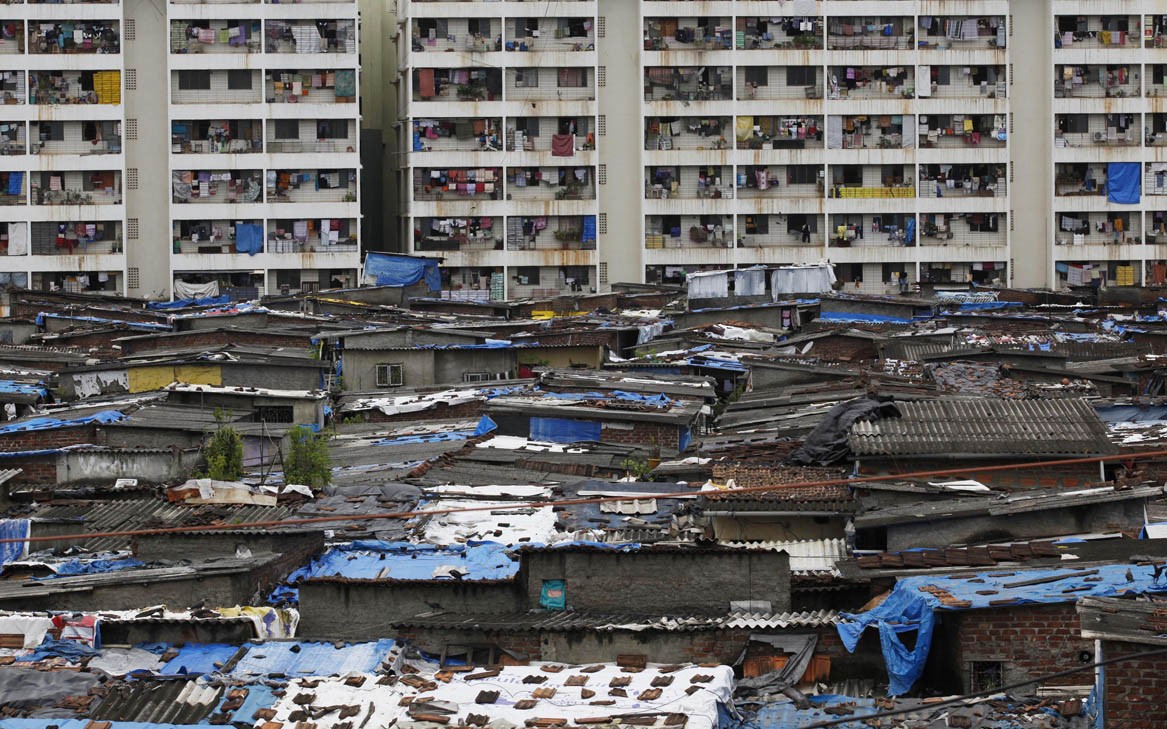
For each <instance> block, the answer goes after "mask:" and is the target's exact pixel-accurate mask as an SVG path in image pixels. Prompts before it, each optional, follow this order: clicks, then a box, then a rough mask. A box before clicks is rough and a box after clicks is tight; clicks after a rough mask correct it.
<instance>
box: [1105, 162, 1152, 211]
mask: <svg viewBox="0 0 1167 729" xmlns="http://www.w3.org/2000/svg"><path fill="white" fill-rule="evenodd" d="M1142 189H1143V165H1142V163H1141V162H1111V163H1110V164H1108V165H1107V166H1106V200H1107V201H1108V202H1112V203H1119V204H1122V205H1135V204H1136V203H1138V202H1139V197H1140V195H1141V192H1142Z"/></svg>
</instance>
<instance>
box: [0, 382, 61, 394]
mask: <svg viewBox="0 0 1167 729" xmlns="http://www.w3.org/2000/svg"><path fill="white" fill-rule="evenodd" d="M0 393H7V394H10V395H36V396H37V397H46V396H47V395H48V394H49V390H48V388H47V387H45V386H44V385H41V384H39V383H32V382H17V381H15V380H0Z"/></svg>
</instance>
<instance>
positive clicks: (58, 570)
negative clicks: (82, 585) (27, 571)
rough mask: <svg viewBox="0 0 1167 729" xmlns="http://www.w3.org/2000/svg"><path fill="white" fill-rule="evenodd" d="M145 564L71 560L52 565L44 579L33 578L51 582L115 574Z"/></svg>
mask: <svg viewBox="0 0 1167 729" xmlns="http://www.w3.org/2000/svg"><path fill="white" fill-rule="evenodd" d="M144 564H145V562H142V561H140V560H137V559H133V558H130V559H85V560H83V559H71V560H69V561H68V562H62V563H61V564H58V565H53V574H51V575H46V576H45V577H34V578H33V579H34V580H51V579H54V578H56V577H73V576H74V575H95V574H101V573H104V572H117V571H119V570H128V569H133V568H134V567H141V566H142V565H144Z"/></svg>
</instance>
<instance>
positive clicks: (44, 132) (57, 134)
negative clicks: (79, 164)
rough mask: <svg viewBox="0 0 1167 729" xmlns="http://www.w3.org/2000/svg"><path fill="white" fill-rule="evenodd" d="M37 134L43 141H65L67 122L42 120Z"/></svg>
mask: <svg viewBox="0 0 1167 729" xmlns="http://www.w3.org/2000/svg"><path fill="white" fill-rule="evenodd" d="M37 134H38V136H39V137H40V141H42V142H63V141H65V122H41V123H40V126H38V127H37Z"/></svg>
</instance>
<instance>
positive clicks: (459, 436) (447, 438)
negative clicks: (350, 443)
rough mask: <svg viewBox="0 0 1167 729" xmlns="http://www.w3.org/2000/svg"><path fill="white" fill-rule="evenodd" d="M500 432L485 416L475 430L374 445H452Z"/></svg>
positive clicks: (415, 436) (380, 442) (488, 417)
mask: <svg viewBox="0 0 1167 729" xmlns="http://www.w3.org/2000/svg"><path fill="white" fill-rule="evenodd" d="M495 430H498V423H496V422H494V421H493V420H491V419H490V416H489V415H483V416H482V417H481V418H479V419H478V425H477V426H475V428H474V430H447V431H445V432H443V433H424V434H419V435H403V436H401V437H399V438H382V439H381V440H377V441H374V442H373V445H388V446H394V445H408V444H410V443H450V442H453V441H458V440H467V439H469V438H478V437H481V436H484V435H486V434H487V433H492V432H494V431H495Z"/></svg>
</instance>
